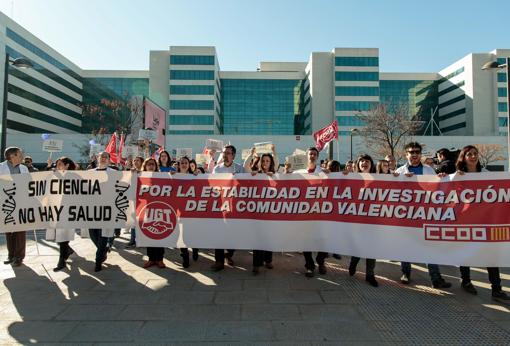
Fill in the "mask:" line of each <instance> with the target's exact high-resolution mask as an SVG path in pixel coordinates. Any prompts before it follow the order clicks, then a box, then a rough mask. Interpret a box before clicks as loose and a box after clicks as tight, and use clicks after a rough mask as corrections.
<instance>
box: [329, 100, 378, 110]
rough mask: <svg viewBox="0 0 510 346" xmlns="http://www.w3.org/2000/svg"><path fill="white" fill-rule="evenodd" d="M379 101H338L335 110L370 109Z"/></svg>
mask: <svg viewBox="0 0 510 346" xmlns="http://www.w3.org/2000/svg"><path fill="white" fill-rule="evenodd" d="M376 105H377V102H368V101H336V102H335V110H337V111H368V110H370V109H371V108H373V107H375V106H376Z"/></svg>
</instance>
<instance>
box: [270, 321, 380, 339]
mask: <svg viewBox="0 0 510 346" xmlns="http://www.w3.org/2000/svg"><path fill="white" fill-rule="evenodd" d="M272 325H273V328H274V330H275V333H276V339H278V340H299V341H303V340H310V341H313V340H315V341H317V340H322V341H328V340H339V341H344V340H358V341H379V340H380V337H379V335H378V334H377V333H376V332H375V331H374V330H373V329H372V328H371V327H370V325H369V324H368V323H367V322H360V321H342V322H341V323H339V322H332V321H321V322H316V321H277V322H272Z"/></svg>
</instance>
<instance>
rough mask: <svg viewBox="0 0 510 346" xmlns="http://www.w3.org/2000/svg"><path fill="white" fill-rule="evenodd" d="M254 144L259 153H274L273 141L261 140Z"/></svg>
mask: <svg viewBox="0 0 510 346" xmlns="http://www.w3.org/2000/svg"><path fill="white" fill-rule="evenodd" d="M253 146H254V147H255V149H256V150H257V154H259V155H260V154H272V153H273V149H272V147H273V142H260V143H254V144H253Z"/></svg>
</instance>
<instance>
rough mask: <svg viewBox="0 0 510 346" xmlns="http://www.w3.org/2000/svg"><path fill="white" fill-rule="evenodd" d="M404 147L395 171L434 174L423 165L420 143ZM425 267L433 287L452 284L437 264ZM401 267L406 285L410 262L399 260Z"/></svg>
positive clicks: (402, 279) (408, 279) (431, 169)
mask: <svg viewBox="0 0 510 346" xmlns="http://www.w3.org/2000/svg"><path fill="white" fill-rule="evenodd" d="M404 149H405V152H406V159H407V162H406V163H405V164H404V165H403V166H401V167H399V168H397V170H396V171H395V173H398V174H404V175H406V176H407V177H412V176H413V175H436V171H434V169H433V168H432V167H430V166H427V165H424V164H423V163H422V162H421V152H422V146H421V144H420V143H418V142H411V143H408V144H406V145H405V147H404ZM427 267H428V269H429V275H430V279H431V280H432V286H433V287H434V288H450V287H451V286H452V284H451V283H449V282H447V281H445V280H444V279H443V277H442V276H441V272H440V270H439V265H437V264H427ZM401 269H402V277H401V278H400V282H402V283H403V284H405V285H408V284H409V283H410V281H411V263H409V262H401Z"/></svg>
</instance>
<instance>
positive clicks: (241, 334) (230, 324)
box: [205, 321, 273, 341]
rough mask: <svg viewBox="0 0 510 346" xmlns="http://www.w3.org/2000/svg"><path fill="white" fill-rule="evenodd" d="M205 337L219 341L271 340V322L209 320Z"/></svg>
mask: <svg viewBox="0 0 510 346" xmlns="http://www.w3.org/2000/svg"><path fill="white" fill-rule="evenodd" d="M205 338H206V339H207V340H211V341H214V340H221V341H244V340H250V341H256V340H268V341H269V340H272V339H273V328H272V326H271V322H262V321H249V322H248V321H224V322H218V321H210V322H209V324H208V326H207V332H206V336H205Z"/></svg>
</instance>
